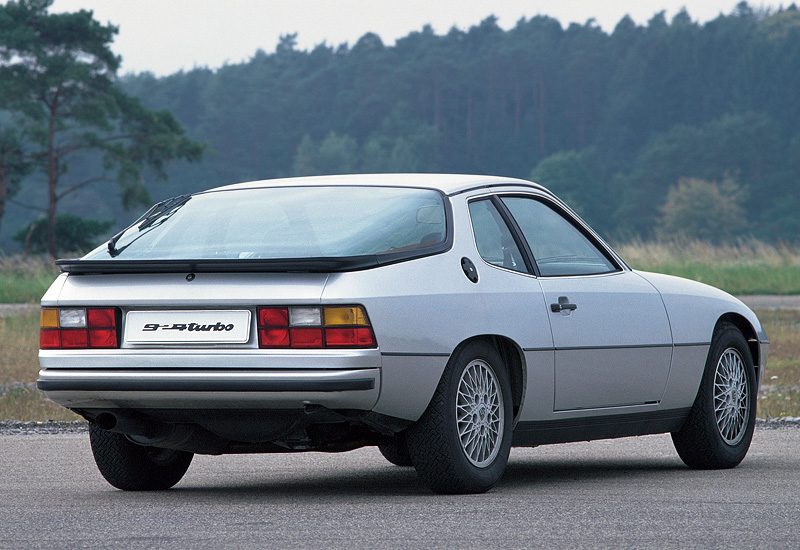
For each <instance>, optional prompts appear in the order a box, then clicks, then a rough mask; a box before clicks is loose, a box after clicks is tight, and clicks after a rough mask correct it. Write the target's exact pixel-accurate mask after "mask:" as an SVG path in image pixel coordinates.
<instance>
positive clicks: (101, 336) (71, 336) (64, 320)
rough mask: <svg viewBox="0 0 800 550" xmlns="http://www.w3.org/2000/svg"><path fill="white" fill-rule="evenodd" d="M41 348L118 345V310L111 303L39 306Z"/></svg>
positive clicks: (106, 346)
mask: <svg viewBox="0 0 800 550" xmlns="http://www.w3.org/2000/svg"><path fill="white" fill-rule="evenodd" d="M39 327H40V328H39V347H40V348H42V349H91V348H94V349H111V348H118V347H119V312H118V310H117V309H116V308H113V307H90V308H84V307H62V308H42V317H41V322H40V324H39Z"/></svg>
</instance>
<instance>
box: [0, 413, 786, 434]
mask: <svg viewBox="0 0 800 550" xmlns="http://www.w3.org/2000/svg"><path fill="white" fill-rule="evenodd" d="M756 429H760V430H781V429H800V417H797V418H794V417H784V418H769V419H766V420H765V419H762V418H759V419H758V420H756ZM88 432H89V423H88V422H81V421H76V422H53V421H47V422H21V421H18V420H4V421H0V435H55V434H80V433H88Z"/></svg>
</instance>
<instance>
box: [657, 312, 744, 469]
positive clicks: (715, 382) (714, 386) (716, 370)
mask: <svg viewBox="0 0 800 550" xmlns="http://www.w3.org/2000/svg"><path fill="white" fill-rule="evenodd" d="M755 385H756V383H755V367H754V365H753V358H752V355H751V353H750V348H749V347H748V346H747V341H746V340H745V339H744V336H743V335H742V333H741V331H740V330H739V329H738V328H736V327H735V326H734V325H732V324H730V323H721V324H720V325H719V326H718V327H717V329H716V331H715V333H714V338H713V340H712V342H711V349H710V350H709V354H708V360H707V361H706V367H705V372H704V373H703V379H702V382H701V384H700V389H699V391H698V392H697V398H696V399H695V402H694V404H693V405H692V409H691V411H690V412H689V417H688V419H687V420H686V423H685V424H684V425H683V427H682V428H681V429H680V431H677V432H673V434H672V442H673V444H674V445H675V449H676V450H677V451H678V455H680V457H681V459H682V460H683V461H684V463H686V465H687V466H690V467H692V468H697V469H721V468H733V467H734V466H737V465H738V464H739V463H740V462H741V461H742V460H744V457H745V455H746V454H747V451H748V449H749V448H750V441H751V440H752V438H753V430H754V429H755V422H756V395H755Z"/></svg>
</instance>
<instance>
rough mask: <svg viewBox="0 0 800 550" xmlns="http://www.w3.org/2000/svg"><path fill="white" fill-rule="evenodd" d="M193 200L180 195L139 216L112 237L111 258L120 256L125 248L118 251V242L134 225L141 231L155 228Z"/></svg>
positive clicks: (109, 249)
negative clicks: (158, 222) (159, 222)
mask: <svg viewBox="0 0 800 550" xmlns="http://www.w3.org/2000/svg"><path fill="white" fill-rule="evenodd" d="M191 198H192V195H191V194H186V195H178V196H177V197H172V198H171V199H167V200H164V201H161V202H159V203H156V204H154V205H153V206H151V207H150V209H149V210H147V212H145V213H144V214H142V215H141V216H139V218H138V219H137V220H136V221H135V222H133V223H132V224H130V225H129V226H128V227H126V228H125V229H123V230H122V231H120V232H119V233H117V234H116V235H114V236H113V237H111V239H109V241H108V253H109V255H111V257H112V258H113V257H116V256H118V255H119V253H120V252H122V250H124V248H125V247H123V248H122V249H120V250H117V249H116V244H117V241H118V240H119V239H120V237H122V235H123V234H125V232H126V231H128V230H129V229H130V228H131V227H133V226H134V225H137V224H138V225H139V231H141V230H143V229H147V228H148V227H151V226H153V225H154V224H155V223H156V221H158V220H159V219H162V218H163V217H164V216H171V215H172V214H173V213H174V212H175V211H176V210H178V208H180V207H181V206H183V205H184V204H186V203H187V202H189V199H191Z"/></svg>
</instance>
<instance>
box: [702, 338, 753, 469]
mask: <svg viewBox="0 0 800 550" xmlns="http://www.w3.org/2000/svg"><path fill="white" fill-rule="evenodd" d="M731 348H732V349H735V350H736V351H737V352H738V353H739V355H740V356H741V358H742V361H743V362H744V367H745V378H746V381H747V391H748V393H749V403H748V413H749V416H748V419H747V423H746V425H745V433H744V436H743V437H742V439H741V440H740V441H739V442H738V443H736V444H735V445H730V444H729V443H726V442H725V441H724V440H723V439H722V435H721V434H720V432H719V428H718V427H717V423H716V413H715V411H714V379H715V376H716V372H717V364H718V363H719V360H720V357H722V354H723V353H725V351H726V350H728V349H731ZM755 387H756V377H755V366H754V364H753V357H752V354H751V353H750V348H749V347H748V345H747V341H746V340H745V339H744V336H742V334H741V332H739V330H738V329H736V328H734V327H727V328H725V329H724V330H723V331H722V332H721V333H720V335H719V337H718V338H716V339H715V340H714V342H713V343H712V346H711V350H710V351H709V354H708V360H707V362H706V368H705V372H704V374H703V384H702V389H701V391H703V392H705V409H706V410H705V411H703V412H704V417H705V421H706V422H707V429H708V431H709V432H710V433H711V434H712V437H713V445H714V446H715V447H716V449H717V452H718V453H719V458H720V459H722V462H724V463H726V464H734V465H735V464H738V463H739V462H741V461H742V460H743V459H744V456H745V455H746V454H747V451H748V449H749V448H750V442H751V440H752V438H753V431H754V430H755V421H756V408H757V397H758V396H757V395H756V393H755Z"/></svg>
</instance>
